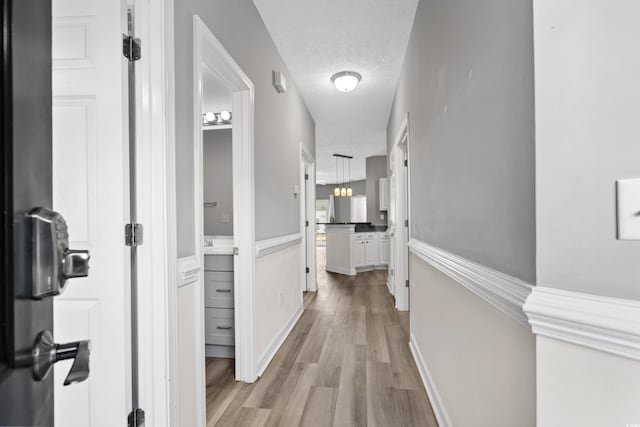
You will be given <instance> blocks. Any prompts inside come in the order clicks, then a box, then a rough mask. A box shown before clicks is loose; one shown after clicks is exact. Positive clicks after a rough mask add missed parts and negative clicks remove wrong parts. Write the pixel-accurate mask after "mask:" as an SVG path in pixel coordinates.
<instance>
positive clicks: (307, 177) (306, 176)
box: [304, 173, 309, 181]
mask: <svg viewBox="0 0 640 427" xmlns="http://www.w3.org/2000/svg"><path fill="white" fill-rule="evenodd" d="M304 180H305V181H308V180H309V174H308V173H305V174H304Z"/></svg>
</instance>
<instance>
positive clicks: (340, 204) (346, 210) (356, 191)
mask: <svg viewBox="0 0 640 427" xmlns="http://www.w3.org/2000/svg"><path fill="white" fill-rule="evenodd" d="M334 188H336V186H335V185H332V184H328V185H320V184H318V185H316V199H317V200H319V199H328V198H329V196H330V195H332V194H333V189H334ZM351 189H352V190H353V195H354V196H361V195H366V194H367V189H366V181H364V180H362V181H353V182H352V183H351ZM334 203H335V210H336V222H350V221H351V198H350V197H334Z"/></svg>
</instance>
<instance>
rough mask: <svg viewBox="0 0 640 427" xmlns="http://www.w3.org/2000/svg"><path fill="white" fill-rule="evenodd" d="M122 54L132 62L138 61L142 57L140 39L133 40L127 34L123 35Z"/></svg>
mask: <svg viewBox="0 0 640 427" xmlns="http://www.w3.org/2000/svg"><path fill="white" fill-rule="evenodd" d="M122 54H123V55H124V57H125V58H127V59H128V60H129V61H130V62H133V61H137V60H138V59H140V58H141V57H142V46H141V42H140V39H136V38H133V37H131V36H128V35H126V34H123V35H122Z"/></svg>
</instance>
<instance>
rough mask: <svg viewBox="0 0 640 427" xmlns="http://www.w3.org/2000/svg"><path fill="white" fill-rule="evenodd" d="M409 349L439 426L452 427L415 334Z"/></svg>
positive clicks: (411, 338) (410, 341)
mask: <svg viewBox="0 0 640 427" xmlns="http://www.w3.org/2000/svg"><path fill="white" fill-rule="evenodd" d="M409 348H410V349H411V354H412V355H413V360H414V361H415V362H416V366H417V368H418V373H419V374H420V378H421V379H422V384H424V388H425V390H426V391H427V395H428V396H429V402H431V408H432V409H433V413H434V414H435V416H436V420H437V421H438V426H440V427H449V426H450V425H451V421H449V414H448V413H447V410H446V409H445V407H444V403H443V402H442V398H441V397H440V393H438V389H437V388H436V385H435V383H434V382H433V376H432V375H431V372H430V371H429V368H427V363H426V362H425V360H424V358H423V357H422V353H421V352H420V348H419V347H418V343H417V342H416V339H415V337H414V336H413V334H411V337H410V340H409Z"/></svg>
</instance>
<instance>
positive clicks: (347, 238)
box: [325, 224, 389, 276]
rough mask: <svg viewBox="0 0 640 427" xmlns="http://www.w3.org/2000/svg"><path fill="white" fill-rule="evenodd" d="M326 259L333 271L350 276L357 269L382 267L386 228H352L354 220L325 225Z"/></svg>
mask: <svg viewBox="0 0 640 427" xmlns="http://www.w3.org/2000/svg"><path fill="white" fill-rule="evenodd" d="M326 253H327V263H326V265H325V269H326V270H327V271H330V272H333V273H340V274H346V275H349V276H354V275H356V274H357V273H359V272H363V271H370V270H386V269H387V265H388V259H389V236H388V235H387V233H386V232H381V231H377V232H376V231H369V232H364V231H363V232H357V233H356V232H355V225H354V224H335V225H333V224H331V225H327V249H326Z"/></svg>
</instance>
